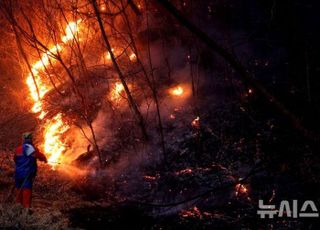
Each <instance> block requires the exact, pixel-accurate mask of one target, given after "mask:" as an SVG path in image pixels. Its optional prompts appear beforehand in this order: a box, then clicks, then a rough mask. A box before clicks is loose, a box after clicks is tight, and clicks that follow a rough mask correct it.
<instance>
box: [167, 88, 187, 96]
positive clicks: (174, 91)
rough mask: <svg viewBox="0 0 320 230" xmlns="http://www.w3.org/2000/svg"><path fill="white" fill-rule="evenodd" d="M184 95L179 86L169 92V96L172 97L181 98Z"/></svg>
mask: <svg viewBox="0 0 320 230" xmlns="http://www.w3.org/2000/svg"><path fill="white" fill-rule="evenodd" d="M183 93H184V90H183V88H182V87H181V86H177V87H174V88H172V89H171V90H170V94H171V95H174V96H181V95H182V94H183Z"/></svg>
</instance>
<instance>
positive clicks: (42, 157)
mask: <svg viewBox="0 0 320 230" xmlns="http://www.w3.org/2000/svg"><path fill="white" fill-rule="evenodd" d="M33 156H34V157H35V158H37V159H38V160H39V161H44V162H46V163H47V157H46V156H45V155H44V154H43V153H42V152H40V151H39V149H37V148H36V151H35V152H34V153H33Z"/></svg>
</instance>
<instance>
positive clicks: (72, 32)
mask: <svg viewBox="0 0 320 230" xmlns="http://www.w3.org/2000/svg"><path fill="white" fill-rule="evenodd" d="M80 22H81V19H79V20H78V21H76V22H69V24H68V25H67V28H66V30H65V33H66V35H65V36H63V37H62V39H61V40H62V41H63V42H64V43H66V42H68V41H70V40H73V39H74V38H75V37H76V35H77V33H78V32H79V27H78V24H79V23H80Z"/></svg>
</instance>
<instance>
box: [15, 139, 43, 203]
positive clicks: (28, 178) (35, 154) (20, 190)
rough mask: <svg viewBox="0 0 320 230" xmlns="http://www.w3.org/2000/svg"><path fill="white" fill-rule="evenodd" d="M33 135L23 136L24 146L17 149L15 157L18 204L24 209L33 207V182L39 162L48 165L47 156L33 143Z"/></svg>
mask: <svg viewBox="0 0 320 230" xmlns="http://www.w3.org/2000/svg"><path fill="white" fill-rule="evenodd" d="M32 139H33V138H32V133H24V134H23V144H22V145H21V146H19V147H18V148H16V151H15V155H14V162H15V164H16V167H15V184H16V203H18V204H21V205H22V206H23V207H24V208H30V207H31V193H32V184H33V180H34V178H35V176H36V174H37V160H40V161H43V162H45V163H47V158H46V156H45V155H44V154H43V153H41V152H40V151H39V150H38V149H37V148H36V147H35V146H34V145H33V142H32Z"/></svg>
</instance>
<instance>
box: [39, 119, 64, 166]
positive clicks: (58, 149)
mask: <svg viewBox="0 0 320 230" xmlns="http://www.w3.org/2000/svg"><path fill="white" fill-rule="evenodd" d="M69 128H70V126H69V125H66V124H65V123H64V122H63V120H62V114H61V113H58V114H57V115H56V116H55V117H54V118H52V119H51V120H48V121H47V123H46V125H45V137H44V139H45V141H44V151H45V152H46V153H47V154H49V155H50V157H49V159H48V162H59V160H60V156H61V155H62V153H63V152H64V151H65V150H66V147H65V145H64V143H63V141H62V140H61V135H62V134H64V133H65V132H66V131H68V130H69Z"/></svg>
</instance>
